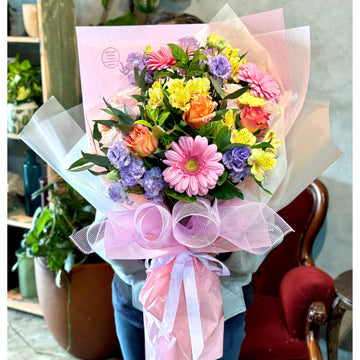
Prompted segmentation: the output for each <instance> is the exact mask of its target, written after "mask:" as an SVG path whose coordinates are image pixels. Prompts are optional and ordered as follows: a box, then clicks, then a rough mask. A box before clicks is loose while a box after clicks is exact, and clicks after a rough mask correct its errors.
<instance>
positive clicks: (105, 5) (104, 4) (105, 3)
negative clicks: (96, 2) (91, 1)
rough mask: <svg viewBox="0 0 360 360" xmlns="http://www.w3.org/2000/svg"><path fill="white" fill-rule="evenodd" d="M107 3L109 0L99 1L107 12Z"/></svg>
mask: <svg viewBox="0 0 360 360" xmlns="http://www.w3.org/2000/svg"><path fill="white" fill-rule="evenodd" d="M109 1H110V0H101V3H102V6H103V7H104V9H105V10H107V7H108V5H109Z"/></svg>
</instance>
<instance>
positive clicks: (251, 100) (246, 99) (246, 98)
mask: <svg viewBox="0 0 360 360" xmlns="http://www.w3.org/2000/svg"><path fill="white" fill-rule="evenodd" d="M238 100H239V104H240V105H249V106H250V107H262V106H264V105H265V100H264V99H263V98H261V97H257V96H254V95H251V94H250V93H249V92H246V93H244V94H242V95H241V96H240V97H238Z"/></svg>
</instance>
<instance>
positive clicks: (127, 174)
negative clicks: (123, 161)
mask: <svg viewBox="0 0 360 360" xmlns="http://www.w3.org/2000/svg"><path fill="white" fill-rule="evenodd" d="M144 172H145V168H144V167H143V162H142V160H140V159H136V158H135V157H133V156H131V157H130V163H129V165H127V166H123V167H122V168H121V169H120V177H121V182H122V184H123V186H126V187H127V186H134V185H136V184H137V183H138V181H139V180H140V179H141V177H142V176H143V175H144Z"/></svg>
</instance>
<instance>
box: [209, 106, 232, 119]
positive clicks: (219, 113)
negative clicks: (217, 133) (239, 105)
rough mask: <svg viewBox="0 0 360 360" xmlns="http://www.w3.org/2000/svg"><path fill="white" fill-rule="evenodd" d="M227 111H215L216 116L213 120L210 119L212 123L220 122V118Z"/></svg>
mask: <svg viewBox="0 0 360 360" xmlns="http://www.w3.org/2000/svg"><path fill="white" fill-rule="evenodd" d="M228 110H229V109H221V110H218V111H216V115H215V116H214V118H213V119H212V121H217V120H221V119H222V117H223V116H224V115H225V114H226V112H227V111H228Z"/></svg>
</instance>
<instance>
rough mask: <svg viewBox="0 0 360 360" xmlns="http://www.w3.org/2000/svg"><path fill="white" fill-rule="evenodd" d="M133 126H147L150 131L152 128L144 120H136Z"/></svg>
mask: <svg viewBox="0 0 360 360" xmlns="http://www.w3.org/2000/svg"><path fill="white" fill-rule="evenodd" d="M135 124H141V125H144V126H147V127H148V128H150V129H151V128H152V125H151V124H150V123H149V122H148V121H146V120H136V121H135Z"/></svg>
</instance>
